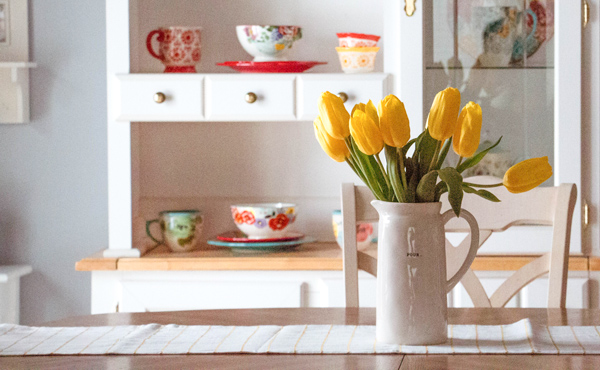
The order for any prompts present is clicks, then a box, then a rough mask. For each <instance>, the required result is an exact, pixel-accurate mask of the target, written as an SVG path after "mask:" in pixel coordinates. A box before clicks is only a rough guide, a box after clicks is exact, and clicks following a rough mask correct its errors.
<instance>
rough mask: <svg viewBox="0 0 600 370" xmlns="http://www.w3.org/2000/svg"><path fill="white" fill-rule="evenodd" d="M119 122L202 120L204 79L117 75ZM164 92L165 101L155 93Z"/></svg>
mask: <svg viewBox="0 0 600 370" xmlns="http://www.w3.org/2000/svg"><path fill="white" fill-rule="evenodd" d="M117 78H118V80H119V87H120V88H119V92H120V95H119V96H118V99H119V102H118V104H117V112H116V114H117V120H118V121H160V122H164V121H200V120H203V119H204V116H203V114H202V110H203V107H202V102H203V89H202V81H203V78H204V76H202V75H196V74H164V75H157V74H152V75H150V74H130V75H118V76H117ZM157 93H162V94H163V95H164V97H165V100H164V101H163V102H156V101H155V99H154V96H155V94H157Z"/></svg>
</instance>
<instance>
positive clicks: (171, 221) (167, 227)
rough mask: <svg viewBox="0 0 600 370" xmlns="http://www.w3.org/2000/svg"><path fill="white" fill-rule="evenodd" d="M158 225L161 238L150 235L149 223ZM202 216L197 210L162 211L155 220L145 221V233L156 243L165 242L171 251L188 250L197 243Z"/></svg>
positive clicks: (200, 230) (200, 231)
mask: <svg viewBox="0 0 600 370" xmlns="http://www.w3.org/2000/svg"><path fill="white" fill-rule="evenodd" d="M155 222H157V223H158V224H159V225H160V232H161V236H162V240H159V239H157V238H155V237H154V236H152V232H151V231H150V225H152V224H153V223H155ZM203 222H204V218H203V217H202V214H201V213H200V211H198V210H195V209H194V210H182V211H162V212H160V213H159V217H158V218H157V219H155V220H150V221H147V222H146V233H147V234H148V236H149V237H150V238H151V239H152V240H154V241H155V242H156V243H158V244H165V245H166V246H168V247H169V248H170V249H171V250H172V251H173V252H188V251H190V250H192V249H194V248H196V246H197V245H198V241H199V240H200V235H201V234H202V226H203Z"/></svg>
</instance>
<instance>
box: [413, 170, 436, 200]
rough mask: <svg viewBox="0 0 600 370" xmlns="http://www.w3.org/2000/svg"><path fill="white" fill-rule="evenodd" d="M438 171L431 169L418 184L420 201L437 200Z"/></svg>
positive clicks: (418, 198)
mask: <svg viewBox="0 0 600 370" xmlns="http://www.w3.org/2000/svg"><path fill="white" fill-rule="evenodd" d="M437 177H438V174H437V171H431V172H429V173H427V174H426V175H425V176H423V177H422V178H421V181H419V184H418V185H417V201H418V202H420V203H425V202H434V201H435V183H436V182H437Z"/></svg>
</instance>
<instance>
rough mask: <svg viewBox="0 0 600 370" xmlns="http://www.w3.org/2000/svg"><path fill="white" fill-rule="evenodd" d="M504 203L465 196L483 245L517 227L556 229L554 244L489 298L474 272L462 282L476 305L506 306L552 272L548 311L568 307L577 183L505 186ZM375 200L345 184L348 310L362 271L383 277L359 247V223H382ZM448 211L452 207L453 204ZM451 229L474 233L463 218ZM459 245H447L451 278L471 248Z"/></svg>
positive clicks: (483, 179) (373, 256) (372, 255)
mask: <svg viewBox="0 0 600 370" xmlns="http://www.w3.org/2000/svg"><path fill="white" fill-rule="evenodd" d="M465 181H467V182H472V183H478V184H485V183H490V184H491V183H498V182H501V181H502V180H501V179H497V178H494V177H489V176H479V177H472V178H469V179H465ZM488 190H489V191H490V192H492V193H494V194H495V195H496V196H497V197H498V198H499V199H500V200H501V202H500V203H494V202H490V201H488V200H485V199H482V198H480V197H478V196H476V195H474V194H465V197H464V198H463V203H462V208H464V209H466V210H468V211H469V212H471V213H472V214H473V216H475V218H476V219H477V222H478V224H479V230H480V231H479V233H480V234H479V243H480V247H481V245H483V243H485V241H486V240H488V238H489V237H490V236H491V235H492V233H495V232H502V231H505V230H507V229H508V228H510V227H512V226H517V225H544V226H552V227H553V235H552V246H551V248H550V251H549V252H547V253H546V254H543V255H541V256H539V257H538V258H536V259H535V260H533V261H532V262H530V263H529V264H527V265H525V266H523V267H522V268H521V269H519V270H517V271H516V272H515V273H513V274H512V275H511V276H510V277H509V278H508V279H507V280H506V281H504V283H503V284H502V285H501V286H500V287H499V288H498V289H497V290H496V291H495V292H494V293H493V294H492V295H491V297H488V295H487V294H486V292H485V291H484V289H483V286H482V284H481V282H480V281H479V279H478V278H477V276H476V275H475V273H474V272H473V271H472V270H470V269H469V271H467V273H466V274H465V276H464V277H463V278H462V280H461V283H462V284H463V286H464V288H465V289H466V291H467V293H468V294H469V296H470V297H471V300H472V301H473V304H474V306H475V307H504V305H506V303H507V302H508V301H509V300H510V299H511V298H512V297H513V296H514V295H515V294H517V293H518V292H519V290H521V289H522V288H523V287H524V286H526V285H527V284H529V283H530V282H531V281H533V280H535V279H536V278H538V277H540V276H542V275H544V274H546V273H548V275H549V278H548V280H549V284H548V308H552V307H562V308H564V307H565V303H566V291H567V272H568V260H569V258H568V256H569V244H570V238H571V221H572V218H573V211H574V209H575V202H576V200H577V189H576V186H575V184H561V185H560V186H556V187H538V188H535V189H533V190H531V191H529V192H526V193H522V194H512V193H509V192H508V191H507V190H506V189H505V188H504V187H498V188H491V189H488ZM373 199H374V197H373V195H372V194H371V192H370V190H369V189H368V188H367V187H365V186H355V185H354V184H352V183H344V184H342V215H343V232H344V251H343V265H344V280H345V293H346V307H358V270H364V271H366V272H368V273H370V274H372V275H374V276H376V275H377V253H376V250H371V251H366V252H360V251H357V249H356V224H357V223H358V222H373V221H377V220H378V218H379V216H378V214H377V211H376V210H375V209H374V208H373V207H372V206H371V204H370V202H371V200H373ZM442 202H443V203H444V205H443V207H442V212H443V211H445V210H446V209H449V208H450V206H449V205H448V204H447V201H445V200H442ZM446 231H451V232H468V225H466V223H464V224H463V223H462V222H461V221H459V219H452V220H451V221H449V222H448V223H447V224H446ZM468 239H469V238H467V239H466V240H464V241H463V242H462V243H461V244H460V245H458V246H457V247H454V246H452V245H451V244H450V242H448V241H446V255H447V256H446V258H447V274H448V276H452V275H454V273H455V272H456V271H457V270H458V268H459V267H460V265H461V264H462V261H463V260H464V257H465V256H466V253H467V251H468V249H469V243H470V240H468Z"/></svg>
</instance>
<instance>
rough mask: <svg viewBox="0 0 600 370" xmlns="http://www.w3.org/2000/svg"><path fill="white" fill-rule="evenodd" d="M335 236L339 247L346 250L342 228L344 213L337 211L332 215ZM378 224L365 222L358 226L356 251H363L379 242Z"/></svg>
mask: <svg viewBox="0 0 600 370" xmlns="http://www.w3.org/2000/svg"><path fill="white" fill-rule="evenodd" d="M331 223H332V226H333V235H334V236H335V241H336V242H337V244H338V246H339V247H340V248H342V249H344V229H343V227H342V211H340V210H339V209H336V210H335V211H333V212H332V214H331ZM377 225H378V223H377V222H364V223H360V224H358V225H357V226H356V249H358V250H359V251H362V250H364V249H366V248H367V247H368V246H369V245H371V243H376V242H377Z"/></svg>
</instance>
